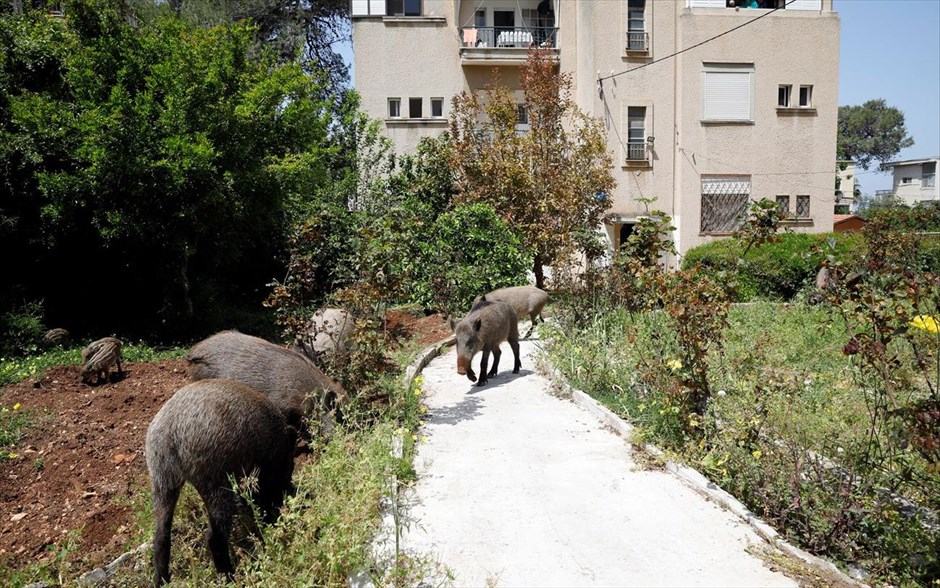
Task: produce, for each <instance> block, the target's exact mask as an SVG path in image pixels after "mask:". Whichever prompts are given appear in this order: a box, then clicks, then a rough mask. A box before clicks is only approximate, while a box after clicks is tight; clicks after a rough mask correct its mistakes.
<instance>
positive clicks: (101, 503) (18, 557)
mask: <svg viewBox="0 0 940 588" xmlns="http://www.w3.org/2000/svg"><path fill="white" fill-rule="evenodd" d="M387 328H389V330H395V331H397V332H398V333H399V334H400V335H402V336H404V337H405V338H407V339H409V340H411V341H412V342H413V343H416V344H418V345H431V344H433V343H436V342H438V341H440V340H441V339H443V338H445V337H446V336H447V335H449V334H450V329H449V328H448V327H447V325H446V323H445V322H444V320H443V319H442V318H441V317H439V316H436V315H435V316H430V317H421V318H416V317H414V316H412V315H409V314H407V313H400V312H397V313H390V314H389V316H388V317H387ZM124 369H125V374H124V377H123V378H117V377H116V376H115V375H114V374H113V372H112V378H111V381H110V382H108V383H104V384H102V385H100V386H90V385H86V384H82V383H81V378H80V373H79V372H80V368H79V366H67V367H60V368H54V369H50V370H48V371H47V372H46V373H45V374H43V376H42V378H41V379H31V380H26V381H24V382H20V383H18V384H14V385H10V386H7V387H5V388H3V389H0V405H3V406H5V407H12V406H13V405H15V404H16V403H19V404H20V405H21V408H20V409H19V410H26V411H29V412H30V413H31V414H32V415H33V419H32V421H33V426H32V427H30V428H28V429H27V430H26V431H25V435H24V437H23V439H22V440H21V441H20V442H19V444H18V445H17V447H16V448H15V449H13V452H14V453H15V454H17V457H16V458H14V459H12V460H8V461H2V462H0V569H3V568H6V569H8V570H10V569H20V568H22V567H24V566H26V565H29V564H31V563H39V562H44V561H48V560H50V559H52V558H53V557H54V553H55V551H57V550H58V549H60V548H61V547H62V546H63V545H64V541H65V539H66V538H67V537H68V536H69V534H70V532H77V533H79V535H78V536H79V537H80V539H79V541H80V542H79V544H78V548H77V549H76V551H75V552H74V553H72V554H70V555H69V556H68V559H69V560H70V561H74V562H75V563H76V564H77V565H78V566H79V567H81V568H87V569H91V568H93V567H96V566H100V565H103V564H104V563H107V562H108V561H110V560H111V559H113V558H114V557H116V556H117V555H119V554H120V553H122V552H123V551H125V550H126V549H127V548H128V547H129V545H130V542H131V540H132V539H133V538H134V537H133V533H134V531H135V529H134V512H133V508H132V506H131V505H132V504H133V503H134V501H135V500H136V501H137V503H138V504H139V502H140V500H142V499H143V498H142V496H141V493H143V497H146V495H147V493H148V492H149V490H148V484H149V481H148V477H147V466H146V463H145V459H144V455H143V446H144V435H145V434H146V431H147V425H148V424H149V423H150V420H151V419H152V418H153V416H154V415H155V414H156V413H157V411H158V410H159V409H160V407H161V406H162V405H163V403H164V402H165V401H166V400H167V399H168V398H169V397H170V396H171V395H172V394H173V392H175V391H176V390H177V389H178V388H180V387H181V386H182V385H183V384H184V383H185V382H186V381H187V377H186V371H185V361H183V360H171V361H164V362H160V363H130V364H125V365H124Z"/></svg>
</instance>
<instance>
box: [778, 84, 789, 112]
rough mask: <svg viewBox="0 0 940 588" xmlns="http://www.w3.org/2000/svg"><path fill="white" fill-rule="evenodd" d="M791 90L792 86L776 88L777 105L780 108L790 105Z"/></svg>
mask: <svg viewBox="0 0 940 588" xmlns="http://www.w3.org/2000/svg"><path fill="white" fill-rule="evenodd" d="M792 90H793V86H790V85H786V86H779V87H778V88H777V106H778V107H780V108H789V107H790V92H791V91H792Z"/></svg>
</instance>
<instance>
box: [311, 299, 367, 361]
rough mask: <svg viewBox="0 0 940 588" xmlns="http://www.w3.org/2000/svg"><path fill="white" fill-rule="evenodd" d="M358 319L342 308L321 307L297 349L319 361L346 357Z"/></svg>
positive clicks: (314, 314) (314, 315)
mask: <svg viewBox="0 0 940 588" xmlns="http://www.w3.org/2000/svg"><path fill="white" fill-rule="evenodd" d="M355 327H356V321H355V319H353V317H352V315H351V314H349V312H347V311H345V310H343V309H341V308H321V309H320V310H318V311H316V312H315V313H313V316H312V317H311V318H310V321H308V322H307V326H306V329H305V331H304V333H303V335H302V337H301V340H300V345H298V349H297V351H300V352H301V353H303V354H304V355H306V356H307V357H309V358H310V359H312V360H314V361H318V360H321V359H323V358H324V357H328V356H330V357H334V358H337V359H339V360H342V359H343V358H345V357H346V356H347V355H348V354H349V351H350V337H351V336H352V332H353V329H354V328H355Z"/></svg>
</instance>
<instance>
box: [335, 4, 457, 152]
mask: <svg viewBox="0 0 940 588" xmlns="http://www.w3.org/2000/svg"><path fill="white" fill-rule="evenodd" d="M423 5H424V8H423V11H424V15H425V17H426V18H415V17H402V18H395V17H368V18H356V19H354V20H353V27H352V39H353V50H354V56H355V60H356V90H358V92H359V94H360V95H361V97H362V109H363V110H364V111H365V112H366V113H367V114H368V115H369V116H370V117H372V118H375V119H377V120H380V121H383V122H385V123H386V129H385V130H386V134H387V135H388V137H389V138H390V139H392V141H393V142H394V144H395V150H396V151H397V152H398V153H409V152H413V151H414V150H415V149H416V148H417V145H418V142H419V141H420V140H421V138H422V137H428V136H437V135H439V134H440V133H441V132H443V131H444V130H446V128H447V121H448V118H449V116H450V109H451V99H452V98H453V97H454V96H455V95H457V94H459V93H460V92H462V91H463V90H465V89H466V88H467V86H466V80H465V78H464V75H463V72H462V70H461V66H460V43H459V38H458V36H457V25H456V24H455V19H454V9H455V3H454V1H453V0H424V1H423ZM390 97H400V98H401V100H402V114H403V115H404V116H403V117H402V118H401V119H399V120H390V119H389V118H388V99H389V98H390ZM410 97H416V98H418V97H420V98H423V107H424V116H425V117H426V118H424V119H421V120H417V121H414V120H408V118H407V114H408V98H410ZM431 98H443V99H444V109H443V117H442V118H441V119H440V120H436V121H435V120H429V118H430V112H431V103H430V100H431Z"/></svg>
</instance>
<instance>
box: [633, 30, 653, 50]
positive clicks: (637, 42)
mask: <svg viewBox="0 0 940 588" xmlns="http://www.w3.org/2000/svg"><path fill="white" fill-rule="evenodd" d="M649 50H650V34H649V33H647V32H645V31H628V32H627V51H649Z"/></svg>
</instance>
